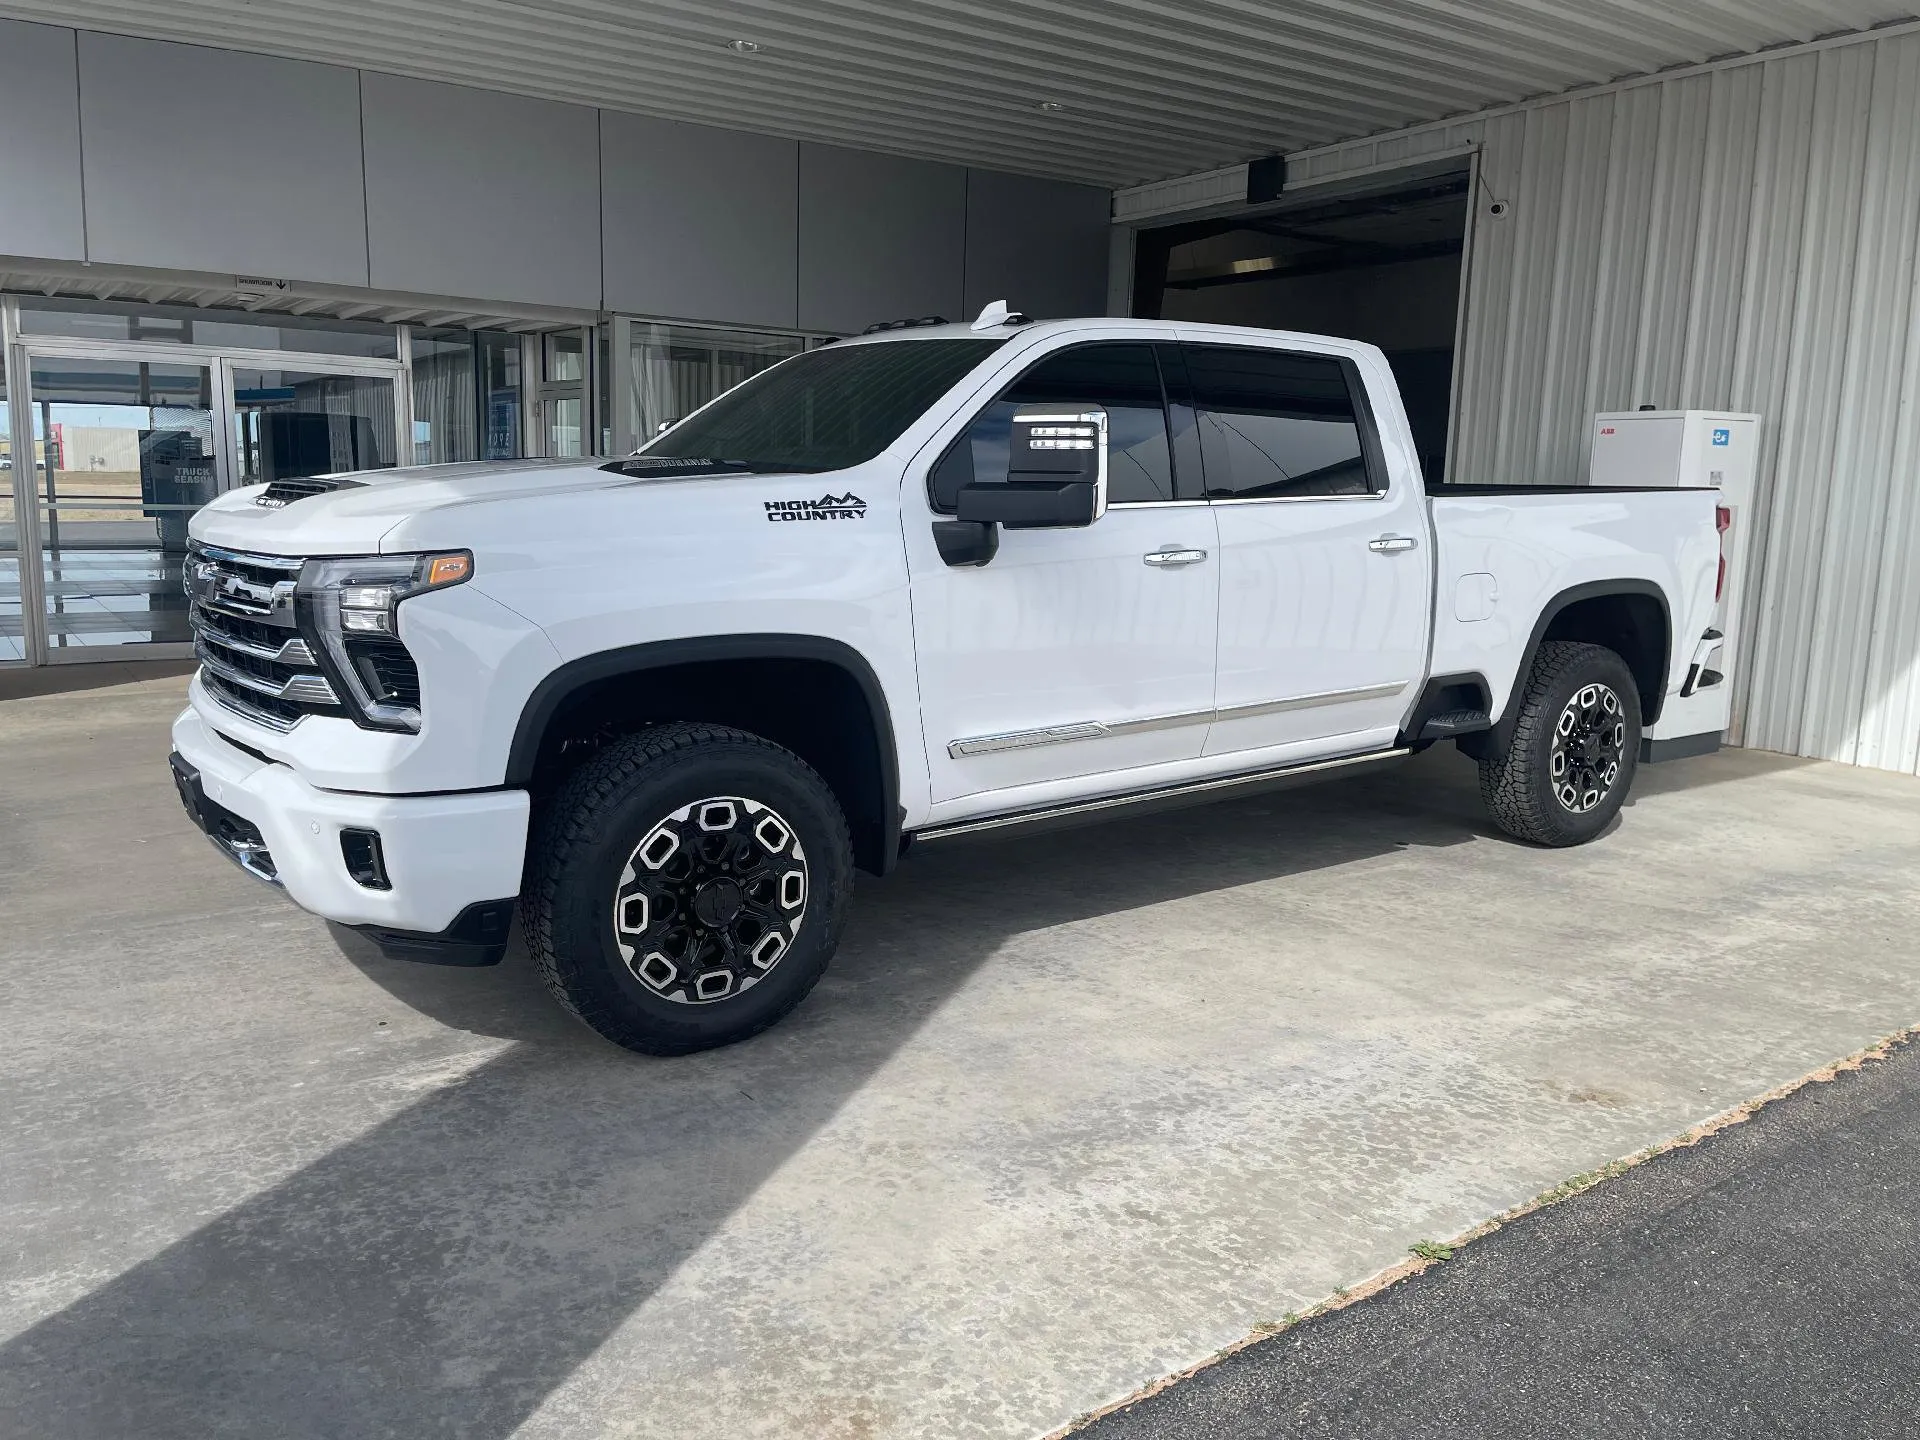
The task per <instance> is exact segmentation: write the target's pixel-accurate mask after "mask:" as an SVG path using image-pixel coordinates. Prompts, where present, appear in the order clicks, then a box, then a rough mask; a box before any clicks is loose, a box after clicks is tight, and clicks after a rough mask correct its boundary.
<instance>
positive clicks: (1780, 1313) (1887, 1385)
mask: <svg viewBox="0 0 1920 1440" xmlns="http://www.w3.org/2000/svg"><path fill="white" fill-rule="evenodd" d="M1917 1210H1920V1045H1915V1044H1911V1043H1909V1044H1906V1045H1902V1046H1900V1047H1897V1048H1896V1049H1894V1050H1893V1051H1892V1052H1891V1054H1890V1055H1889V1056H1888V1057H1887V1058H1886V1059H1883V1060H1876V1061H1869V1062H1868V1063H1867V1064H1866V1065H1865V1066H1864V1067H1863V1068H1861V1069H1859V1070H1857V1071H1842V1072H1841V1073H1840V1074H1838V1075H1837V1076H1836V1077H1835V1078H1833V1079H1832V1080H1830V1081H1827V1082H1823V1083H1813V1084H1809V1085H1807V1086H1805V1087H1803V1088H1802V1089H1800V1090H1797V1091H1795V1092H1794V1093H1792V1094H1790V1095H1788V1096H1786V1097H1785V1098H1783V1099H1780V1100H1777V1101H1774V1102H1773V1103H1772V1104H1769V1105H1767V1106H1765V1107H1764V1108H1762V1109H1761V1110H1759V1111H1758V1112H1757V1113H1756V1114H1755V1115H1754V1116H1753V1118H1751V1119H1749V1120H1747V1121H1746V1122H1745V1123H1742V1124H1737V1125H1733V1126H1730V1127H1728V1128H1726V1129H1724V1130H1721V1131H1720V1132H1718V1133H1717V1134H1714V1135H1712V1136H1710V1137H1708V1138H1707V1139H1705V1140H1702V1141H1700V1142H1699V1143H1697V1144H1696V1145H1693V1146H1691V1147H1687V1148H1680V1149H1673V1150H1669V1151H1667V1152H1665V1153H1664V1154H1661V1155H1659V1156H1656V1157H1655V1158H1654V1159H1652V1160H1649V1161H1647V1162H1646V1163H1645V1164H1642V1165H1640V1166H1638V1167H1636V1168H1634V1169H1631V1170H1628V1171H1626V1172H1625V1173H1624V1174H1621V1175H1619V1176H1617V1177H1616V1178H1614V1179H1612V1180H1608V1181H1605V1182H1603V1183H1602V1184H1600V1185H1599V1186H1597V1187H1596V1188H1594V1189H1591V1190H1588V1191H1585V1192H1584V1193H1581V1194H1579V1195H1576V1196H1575V1197H1574V1198H1572V1199H1570V1200H1566V1201H1563V1202H1562V1203H1560V1204H1558V1205H1553V1206H1550V1207H1547V1208H1545V1209H1541V1210H1536V1211H1534V1212H1533V1213H1531V1214H1529V1215H1526V1216H1523V1217H1522V1218H1520V1219H1518V1220H1516V1221H1514V1222H1512V1223H1511V1224H1509V1225H1507V1226H1505V1227H1503V1228H1501V1229H1499V1230H1497V1231H1494V1232H1493V1233H1492V1234H1490V1235H1488V1236H1485V1237H1484V1238H1482V1239H1480V1240H1478V1241H1475V1242H1474V1243H1472V1244H1470V1245H1466V1246H1463V1247H1461V1248H1460V1249H1458V1250H1456V1251H1455V1253H1454V1257H1453V1258H1452V1259H1451V1260H1448V1261H1445V1262H1444V1263H1441V1264H1438V1265H1435V1266H1433V1267H1432V1268H1430V1269H1428V1270H1427V1271H1425V1272H1424V1273H1422V1274H1419V1275H1415V1276H1412V1277H1410V1278H1408V1279H1406V1280H1403V1281H1402V1282H1400V1283H1399V1284H1398V1285H1394V1286H1392V1287H1390V1288H1387V1289H1384V1290H1382V1291H1380V1292H1379V1293H1377V1294H1375V1295H1373V1296H1371V1297H1369V1298H1367V1299H1365V1300H1361V1301H1358V1302H1356V1303H1354V1304H1352V1305H1349V1306H1347V1307H1346V1308H1344V1309H1340V1310H1335V1311H1330V1312H1328V1313H1325V1314H1322V1315H1318V1316H1315V1317H1312V1318H1310V1319H1308V1320H1305V1321H1303V1322H1301V1323H1299V1324H1298V1325H1296V1326H1294V1327H1293V1328H1291V1329H1288V1330H1286V1331H1284V1332H1282V1333H1281V1334H1279V1335H1276V1336H1274V1337H1272V1338H1270V1339H1268V1340H1264V1341H1261V1342H1259V1343H1256V1344H1254V1345H1252V1346H1250V1347H1248V1348H1247V1349H1244V1350H1241V1351H1239V1352H1237V1353H1235V1354H1233V1355H1230V1356H1228V1357H1227V1358H1226V1359H1224V1360H1222V1361H1220V1362H1219V1363H1217V1364H1215V1365H1212V1366H1209V1367H1207V1368H1206V1369H1203V1370H1201V1371H1199V1372H1198V1373H1196V1374H1194V1375H1193V1376H1191V1377H1190V1378H1188V1379H1186V1380H1184V1381H1181V1382H1179V1383H1177V1384H1175V1385H1172V1386H1170V1387H1169V1388H1167V1389H1165V1390H1162V1391H1160V1392H1159V1393H1158V1394H1155V1395H1152V1396H1149V1397H1148V1398H1146V1399H1144V1400H1141V1401H1139V1402H1137V1403H1135V1404H1134V1405H1132V1406H1130V1407H1127V1408H1126V1409H1124V1410H1118V1411H1115V1412H1113V1413H1111V1414H1109V1415H1106V1416H1104V1417H1102V1418H1101V1419H1098V1420H1096V1421H1094V1422H1093V1423H1092V1424H1090V1425H1088V1426H1086V1427H1084V1428H1083V1429H1080V1430H1078V1431H1076V1432H1075V1440H1186V1437H1200V1436H1204V1437H1207V1440H1241V1437H1249V1440H1250V1437H1256V1436H1257V1437H1261V1440H1267V1437H1279V1436H1287V1437H1294V1436H1343V1437H1344V1436H1392V1437H1395V1440H1411V1437H1419V1436H1448V1437H1462V1436H1472V1437H1505V1436H1513V1437H1522V1436H1524V1437H1528V1440H1535V1437H1541V1436H1556V1437H1559V1436H1568V1437H1571V1436H1605V1437H1608V1440H1623V1437H1634V1436H1662V1437H1667V1436H1687V1437H1692V1436H1738V1437H1743V1440H1753V1437H1768V1436H1787V1435H1792V1436H1799V1437H1818V1436H1829V1435H1831V1436H1843V1435H1844V1436H1903V1437H1910V1436H1915V1435H1920V1323H1917V1322H1916V1314H1917V1313H1920V1311H1917V1309H1916V1302H1917V1301H1920V1222H1917V1221H1916V1218H1915V1217H1916V1211H1917Z"/></svg>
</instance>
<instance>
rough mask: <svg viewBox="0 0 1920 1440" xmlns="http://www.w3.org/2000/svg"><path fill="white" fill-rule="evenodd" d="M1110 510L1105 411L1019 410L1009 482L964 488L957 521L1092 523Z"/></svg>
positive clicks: (1032, 525) (1040, 526)
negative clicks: (1108, 508)
mask: <svg viewBox="0 0 1920 1440" xmlns="http://www.w3.org/2000/svg"><path fill="white" fill-rule="evenodd" d="M1106 509H1107V412H1106V411H1105V410H1102V409H1099V408H1098V407H1096V406H1088V407H1086V408H1084V409H1074V410H1068V409H1063V408H1058V407H1045V406H1034V407H1031V408H1028V409H1025V410H1018V411H1015V412H1014V416H1013V431H1012V434H1011V435H1010V436H1009V437H1008V451H1007V480H1006V483H1005V484H1004V485H978V484H975V485H963V486H961V487H960V495H959V498H958V503H957V504H956V506H955V509H954V515H955V518H956V519H958V520H960V521H962V522H964V523H968V524H984V525H993V524H999V525H1004V526H1006V527H1007V528H1008V529H1009V530H1054V529H1067V528H1072V527H1075V526H1083V525H1091V524H1092V523H1093V522H1094V521H1096V520H1098V519H1099V518H1100V517H1101V516H1102V515H1103V514H1105V513H1106Z"/></svg>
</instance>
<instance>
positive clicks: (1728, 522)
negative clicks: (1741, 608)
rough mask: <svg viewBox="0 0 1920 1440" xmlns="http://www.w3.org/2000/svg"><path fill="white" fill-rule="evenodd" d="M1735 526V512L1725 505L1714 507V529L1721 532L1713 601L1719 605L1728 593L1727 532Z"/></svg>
mask: <svg viewBox="0 0 1920 1440" xmlns="http://www.w3.org/2000/svg"><path fill="white" fill-rule="evenodd" d="M1732 525H1733V511H1732V510H1730V509H1728V508H1727V507H1726V506H1725V505H1716V506H1714V507H1713V528H1714V529H1716V530H1718V531H1719V532H1720V574H1719V576H1718V577H1717V578H1716V579H1715V580H1714V582H1713V600H1714V603H1715V604H1716V605H1717V604H1719V603H1720V597H1721V596H1722V595H1724V594H1726V593H1727V531H1728V530H1729V529H1730V528H1731V527H1732Z"/></svg>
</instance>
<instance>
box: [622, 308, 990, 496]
mask: <svg viewBox="0 0 1920 1440" xmlns="http://www.w3.org/2000/svg"><path fill="white" fill-rule="evenodd" d="M1004 343H1005V341H1004V340H1000V339H984V338H983V339H979V340H974V339H965V340H897V341H890V342H888V343H887V344H884V345H849V346H847V347H846V348H845V349H840V348H838V347H835V346H828V347H826V348H825V349H821V350H810V351H808V352H807V353H806V354H805V355H796V356H794V357H793V359H791V360H785V361H782V362H781V363H780V364H778V365H776V366H774V367H773V368H772V369H771V370H768V371H765V372H763V373H762V374H759V375H756V376H754V378H753V379H751V380H749V381H747V382H746V383H745V384H744V385H741V386H738V387H736V388H735V389H732V390H729V391H728V392H727V393H726V394H724V395H722V396H721V397H720V398H719V399H718V400H715V401H714V402H713V403H712V404H711V405H709V406H707V407H706V409H704V410H701V411H699V412H698V413H697V414H693V415H689V416H688V417H687V418H686V419H685V420H682V421H681V422H680V423H679V424H678V425H676V426H674V427H673V429H671V430H669V431H667V433H666V434H664V435H661V436H660V437H658V438H657V439H655V440H654V441H653V443H652V444H650V445H647V446H645V447H644V448H643V449H642V452H641V453H642V454H644V455H647V456H649V457H658V458H660V459H663V460H664V459H684V460H705V461H709V462H724V464H725V465H726V466H727V467H728V468H733V467H735V466H738V467H739V468H740V469H742V470H793V471H800V470H844V469H846V468H847V467H848V466H849V465H858V464H860V463H861V462H862V461H866V460H871V459H872V458H873V457H874V456H876V455H878V454H879V453H880V452H881V451H882V450H884V449H886V448H887V446H889V445H891V444H892V443H893V442H894V441H895V440H896V439H898V438H899V435H900V432H901V431H903V430H905V429H906V428H907V426H908V425H910V424H911V423H912V422H913V421H914V420H915V419H916V418H917V417H918V416H920V415H922V414H924V413H925V411H926V409H927V407H928V406H929V405H931V404H932V403H933V402H934V401H935V400H938V399H939V398H940V397H941V396H942V395H944V394H945V393H946V392H947V391H948V390H949V389H951V388H952V386H953V384H954V382H955V381H957V380H958V379H959V378H960V377H961V376H962V375H965V374H966V373H967V372H968V371H969V370H971V369H973V367H974V366H976V365H978V364H979V363H980V362H981V361H982V360H984V359H986V358H987V356H988V355H990V354H992V353H993V351H994V350H996V349H997V348H998V347H999V346H1001V345H1002V344H1004Z"/></svg>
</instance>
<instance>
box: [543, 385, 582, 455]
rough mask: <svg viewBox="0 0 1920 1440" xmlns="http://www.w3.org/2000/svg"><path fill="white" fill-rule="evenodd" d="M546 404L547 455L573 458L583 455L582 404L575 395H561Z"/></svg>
mask: <svg viewBox="0 0 1920 1440" xmlns="http://www.w3.org/2000/svg"><path fill="white" fill-rule="evenodd" d="M546 404H547V454H549V455H556V456H573V455H580V454H584V453H585V452H584V451H583V450H582V449H581V448H580V447H581V443H582V441H583V440H584V438H585V437H584V435H583V434H582V431H581V420H580V416H581V411H582V409H583V408H584V402H583V401H582V400H581V399H580V397H579V396H577V395H563V396H559V397H557V398H555V399H552V400H549V401H547V402H546Z"/></svg>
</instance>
